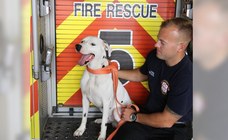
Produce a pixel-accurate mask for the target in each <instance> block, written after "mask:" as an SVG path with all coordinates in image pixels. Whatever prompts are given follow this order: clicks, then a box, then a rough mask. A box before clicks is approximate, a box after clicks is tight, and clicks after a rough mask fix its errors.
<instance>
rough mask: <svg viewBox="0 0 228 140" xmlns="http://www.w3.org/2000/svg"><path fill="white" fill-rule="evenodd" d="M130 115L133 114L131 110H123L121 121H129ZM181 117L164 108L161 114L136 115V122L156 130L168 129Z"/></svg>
mask: <svg viewBox="0 0 228 140" xmlns="http://www.w3.org/2000/svg"><path fill="white" fill-rule="evenodd" d="M132 113H135V111H134V110H133V109H131V108H125V109H123V112H122V119H124V120H126V121H130V115H131V114H132ZM181 117H182V116H180V115H178V114H176V113H175V112H173V111H172V110H171V109H169V108H168V107H167V106H166V107H165V109H164V111H163V112H158V113H151V114H143V113H138V114H137V119H136V122H138V123H141V124H145V125H149V126H152V127H156V128H170V127H172V126H173V124H174V123H175V122H177V121H178V120H179V119H180V118H181Z"/></svg>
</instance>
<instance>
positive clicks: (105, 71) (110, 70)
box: [86, 62, 139, 140]
mask: <svg viewBox="0 0 228 140" xmlns="http://www.w3.org/2000/svg"><path fill="white" fill-rule="evenodd" d="M86 68H87V71H88V72H90V73H93V74H109V73H111V74H112V79H113V90H114V96H115V100H116V103H118V104H119V105H120V106H121V107H127V108H134V109H135V111H136V112H139V108H138V106H137V105H134V104H131V105H128V106H124V105H122V104H121V103H120V102H119V101H118V99H117V95H116V94H117V86H118V65H117V63H115V62H110V63H109V65H108V66H106V67H104V68H100V69H96V70H94V69H91V68H89V67H88V66H87V67H86ZM116 106H117V104H116ZM117 113H118V114H119V117H120V118H121V114H120V112H119V111H118V108H117ZM125 122H126V121H124V120H120V121H119V123H118V125H117V128H116V129H115V130H114V131H113V132H112V133H111V134H110V135H109V137H108V138H107V140H112V138H113V136H114V135H115V134H116V132H117V130H118V129H119V128H120V126H121V125H123V124H124V123H125Z"/></svg>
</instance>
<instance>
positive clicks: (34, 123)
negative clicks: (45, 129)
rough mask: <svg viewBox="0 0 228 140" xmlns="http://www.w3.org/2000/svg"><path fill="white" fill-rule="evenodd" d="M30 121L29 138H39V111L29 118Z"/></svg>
mask: <svg viewBox="0 0 228 140" xmlns="http://www.w3.org/2000/svg"><path fill="white" fill-rule="evenodd" d="M30 122H31V139H39V138H40V125H39V111H37V112H36V113H35V114H34V115H33V116H31V118H30Z"/></svg>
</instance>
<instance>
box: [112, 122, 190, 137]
mask: <svg viewBox="0 0 228 140" xmlns="http://www.w3.org/2000/svg"><path fill="white" fill-rule="evenodd" d="M191 139H192V125H191V123H189V124H175V125H174V126H173V127H171V128H154V127H150V126H147V125H143V124H140V123H137V122H126V123H125V124H124V125H122V126H121V127H120V128H119V130H118V131H117V133H116V135H115V136H114V137H113V139H112V140H191Z"/></svg>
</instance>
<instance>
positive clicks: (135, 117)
mask: <svg viewBox="0 0 228 140" xmlns="http://www.w3.org/2000/svg"><path fill="white" fill-rule="evenodd" d="M136 120H137V113H132V114H131V115H130V122H136Z"/></svg>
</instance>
